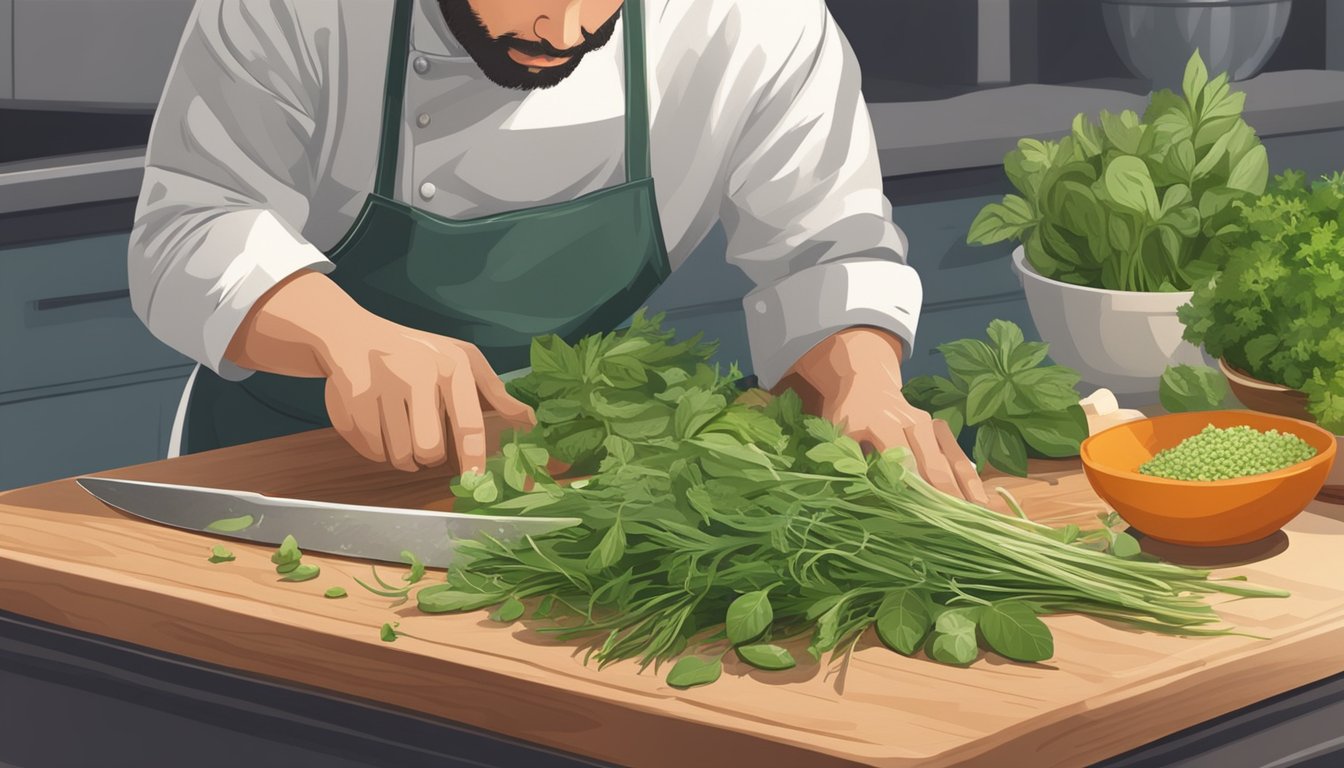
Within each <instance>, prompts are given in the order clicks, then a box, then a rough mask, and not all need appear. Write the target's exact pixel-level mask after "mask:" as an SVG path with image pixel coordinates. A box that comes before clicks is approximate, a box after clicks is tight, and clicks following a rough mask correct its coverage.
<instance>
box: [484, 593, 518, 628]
mask: <svg viewBox="0 0 1344 768" xmlns="http://www.w3.org/2000/svg"><path fill="white" fill-rule="evenodd" d="M524 610H525V609H524V607H523V603H522V601H520V600H519V599H518V598H516V597H510V598H509V599H508V600H505V601H504V602H503V603H502V604H501V605H500V606H499V609H498V610H496V611H495V612H494V613H492V614H490V619H491V620H492V621H498V622H502V623H505V624H508V623H509V622H512V621H517V620H518V619H520V618H522V616H523V611H524Z"/></svg>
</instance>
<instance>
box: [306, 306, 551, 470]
mask: <svg viewBox="0 0 1344 768" xmlns="http://www.w3.org/2000/svg"><path fill="white" fill-rule="evenodd" d="M323 362H324V367H326V368H327V370H328V375H327V413H328V414H329V415H330V416H331V423H332V426H333V427H335V428H336V431H337V432H339V433H340V435H341V436H342V437H344V438H345V439H346V441H347V442H349V443H350V445H351V446H353V447H354V449H355V450H356V451H358V452H359V453H360V454H361V455H363V456H364V457H365V458H368V459H371V460H373V461H387V462H390V463H391V464H392V465H393V466H394V467H396V468H397V469H402V470H406V471H408V472H413V471H415V470H417V469H419V468H420V467H421V466H426V467H428V466H436V465H438V464H442V463H444V462H445V461H447V459H448V456H449V454H448V443H449V440H451V442H452V444H453V447H454V449H455V450H456V455H457V458H458V469H459V471H462V472H466V471H468V470H470V471H477V472H479V471H480V469H481V468H482V467H484V466H485V454H486V434H485V419H484V416H483V414H482V410H483V409H482V405H486V406H489V407H490V408H493V409H494V410H495V411H498V412H499V414H500V415H501V416H503V417H504V420H505V421H507V422H508V423H509V424H510V425H511V426H513V427H514V428H516V429H530V428H531V427H534V426H536V423H537V422H536V416H535V415H534V414H533V412H532V409H531V408H529V407H528V406H527V405H525V404H523V403H521V402H519V401H518V400H516V399H514V397H513V396H512V395H510V394H509V393H508V392H507V391H506V390H505V388H504V382H502V381H500V379H499V376H498V375H496V374H495V371H494V370H493V369H492V368H491V367H490V363H489V362H487V361H486V359H485V355H484V354H482V353H481V351H480V350H479V349H477V348H476V347H475V346H474V345H472V344H468V343H467V342H465V341H459V340H457V339H452V338H448V337H446V336H438V335H435V334H431V333H424V332H422V331H417V330H414V329H411V328H406V327H404V326H400V325H396V324H395V323H391V322H387V321H384V320H381V319H376V320H372V321H371V322H370V323H369V325H368V326H367V327H366V329H364V330H363V331H362V332H361V333H359V334H355V335H352V337H351V338H348V339H346V340H344V341H342V342H339V343H336V344H334V345H333V346H332V347H331V348H330V349H328V350H326V352H325V354H324V355H323ZM445 415H446V416H447V423H446V424H445V423H444V416H445Z"/></svg>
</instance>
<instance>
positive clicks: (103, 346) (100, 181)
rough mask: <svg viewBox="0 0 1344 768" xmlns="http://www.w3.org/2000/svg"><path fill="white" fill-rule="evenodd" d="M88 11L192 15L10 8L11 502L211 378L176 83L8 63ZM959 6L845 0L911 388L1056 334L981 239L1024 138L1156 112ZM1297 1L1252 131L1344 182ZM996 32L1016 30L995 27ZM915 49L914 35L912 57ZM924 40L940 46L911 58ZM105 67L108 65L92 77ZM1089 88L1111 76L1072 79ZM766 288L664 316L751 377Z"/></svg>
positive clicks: (161, 432) (1334, 17) (1022, 9)
mask: <svg viewBox="0 0 1344 768" xmlns="http://www.w3.org/2000/svg"><path fill="white" fill-rule="evenodd" d="M80 2H83V3H92V4H93V5H96V6H98V8H100V9H103V10H105V9H107V8H113V7H115V8H116V9H117V10H118V11H119V12H121V14H122V16H123V18H122V19H121V21H122V22H124V21H125V18H126V17H129V16H132V15H134V12H136V11H138V12H140V13H141V14H149V15H153V14H154V13H158V14H159V15H160V17H161V19H168V22H169V23H170V24H178V25H180V23H181V18H183V17H182V15H181V14H182V11H183V8H184V7H186V6H184V5H183V2H184V0H134V2H131V0H96V1H95V0H73V1H72V0H67V1H66V2H63V3H59V4H49V5H46V6H45V10H44V7H43V4H42V2H41V0H0V488H7V487H14V486H18V485H24V484H29V483H35V482H40V481H43V480H47V479H52V478H56V477H62V476H68V475H72V474H78V473H83V472H89V471H96V470H99V469H104V468H108V467H113V466H121V465H126V464H134V463H139V462H144V461H151V460H154V459H156V458H159V457H162V456H163V455H164V452H165V450H166V444H167V437H168V429H169V427H170V425H171V422H172V417H173V413H174V410H175V407H176V405H177V399H178V394H179V393H180V391H181V388H182V385H183V383H184V381H185V377H186V375H187V374H188V372H189V371H190V363H189V361H187V360H185V359H183V358H182V357H181V356H179V355H177V354H176V353H175V352H172V351H171V350H169V349H167V348H166V347H164V346H163V345H161V344H160V343H159V342H157V341H156V340H154V339H153V338H152V337H150V336H149V334H148V333H147V332H146V331H145V330H144V328H143V326H141V325H140V323H139V321H138V320H137V319H136V318H135V316H134V314H133V313H132V312H131V309H130V305H129V300H128V299H127V296H126V275H125V255H126V245H127V239H128V234H127V233H128V232H129V228H130V219H131V215H132V212H133V209H134V199H133V198H134V195H135V194H136V192H137V191H138V168H139V166H140V165H142V164H143V160H142V158H141V157H140V155H139V151H140V150H139V145H142V144H143V141H144V137H145V136H146V135H147V131H148V121H149V118H150V112H149V111H148V110H149V107H146V106H145V105H143V104H141V105H140V106H137V100H141V101H143V100H144V99H145V98H146V97H145V96H144V93H146V92H151V93H152V92H153V91H154V89H153V88H149V89H148V91H147V90H146V86H145V83H144V82H135V83H132V84H129V85H127V84H126V83H122V84H120V85H118V84H115V83H104V88H105V90H100V91H97V92H96V93H94V96H98V95H99V94H112V93H122V94H123V96H124V99H125V100H124V101H123V103H121V104H119V105H118V104H109V103H105V102H95V101H83V102H81V99H85V100H87V99H90V98H93V97H92V96H90V94H89V93H88V92H84V91H80V90H79V84H78V83H74V82H71V80H70V78H69V77H68V76H65V75H62V76H60V77H58V76H57V75H60V73H62V72H67V70H65V69H58V70H54V71H53V73H52V74H51V76H50V78H51V82H50V83H48V86H49V87H46V86H43V85H42V83H43V80H42V77H43V75H42V74H41V72H40V68H38V69H34V68H33V65H32V62H33V61H40V60H41V59H40V57H39V58H38V59H34V58H33V57H32V55H29V54H31V52H32V51H34V50H37V49H40V48H42V45H38V44H37V43H38V42H40V41H38V40H32V39H30V40H25V41H23V43H22V45H23V49H22V50H23V51H25V52H28V53H25V57H24V58H22V59H21V60H20V59H17V58H14V57H13V56H12V55H9V56H7V55H5V53H6V50H7V47H12V46H13V45H14V42H15V39H16V36H15V35H14V34H6V32H7V31H9V32H10V33H12V32H13V28H12V27H11V28H10V29H9V30H6V27H5V25H4V20H5V19H10V20H11V24H12V23H13V22H14V21H16V20H20V19H21V18H24V19H38V20H39V21H42V20H43V19H46V18H47V17H44V16H43V15H42V14H43V13H46V11H48V10H50V8H54V7H57V6H61V7H66V8H67V9H69V8H73V7H75V5H78V3H80ZM958 2H959V3H960V4H958V3H957V2H954V3H947V2H946V0H939V1H938V2H933V1H932V0H903V2H902V4H901V5H899V6H898V5H894V4H890V3H889V2H885V1H884V0H830V5H831V7H832V10H833V12H834V13H835V15H836V18H837V19H838V20H839V22H840V24H841V26H842V28H843V29H844V30H845V31H846V33H848V34H849V35H850V36H851V38H852V39H853V41H854V44H855V45H854V47H855V49H856V51H857V52H858V54H859V56H860V60H861V63H862V64H863V66H864V71H865V95H866V96H867V97H868V99H869V101H870V105H871V107H872V113H873V120H874V127H875V131H876V134H877V141H878V148H879V154H880V155H881V157H882V164H883V173H884V176H885V177H886V181H885V191H886V193H887V196H888V198H889V199H890V200H891V201H892V204H893V218H894V220H895V222H896V224H898V225H899V226H900V227H901V228H902V229H903V230H904V232H905V234H906V236H907V238H908V240H909V243H910V255H909V259H910V263H911V264H912V265H913V266H914V267H915V268H916V270H918V272H919V273H920V275H921V278H922V280H923V284H924V291H925V304H924V308H923V312H922V317H921V320H920V324H919V333H918V339H917V342H916V347H915V350H914V357H913V359H912V360H910V361H909V362H908V363H907V364H906V366H905V373H906V375H907V376H915V375H920V374H924V373H931V372H935V371H938V370H940V361H939V359H938V357H937V354H936V351H935V348H936V346H937V345H938V344H940V343H942V342H944V341H948V340H951V339H954V338H960V337H962V336H967V335H978V334H981V333H983V331H984V328H985V326H986V325H987V324H988V322H989V321H990V320H991V319H994V318H1004V319H1009V320H1013V321H1014V322H1017V323H1018V324H1019V325H1021V326H1022V327H1023V328H1024V330H1025V331H1026V333H1027V334H1028V336H1032V337H1034V336H1035V331H1034V327H1033V325H1032V323H1031V319H1030V316H1029V313H1028V312H1027V309H1026V305H1025V302H1024V300H1023V297H1022V293H1021V289H1020V286H1019V285H1018V284H1017V281H1016V279H1015V278H1014V277H1013V275H1012V273H1011V270H1010V268H1009V261H1008V254H1009V252H1010V250H1011V248H1010V246H1006V245H1005V246H996V247H985V248H977V247H971V246H968V245H966V243H965V236H966V230H967V228H968V226H969V224H970V222H971V220H972V219H973V218H974V216H975V214H976V212H977V211H978V210H979V209H980V207H981V206H983V205H984V204H985V203H987V202H991V201H993V200H997V199H998V198H999V196H1001V195H1002V194H1004V193H1005V192H1007V191H1009V188H1008V186H1007V182H1006V179H1005V178H1004V176H1003V174H1002V171H1001V169H1000V168H999V167H998V163H999V161H1000V160H1001V159H1002V156H1003V153H1004V152H1006V151H1007V150H1008V149H1009V148H1011V147H1012V146H1013V144H1014V142H1015V141H1016V139H1017V137H1019V136H1024V135H1032V136H1043V137H1044V136H1051V135H1058V134H1059V133H1060V132H1061V130H1062V129H1064V128H1066V127H1067V117H1068V116H1071V115H1072V114H1073V113H1074V112H1075V111H1092V112H1095V110H1096V109H1097V108H1100V107H1106V108H1112V109H1121V108H1125V107H1127V106H1128V107H1135V106H1137V107H1139V108H1141V105H1142V103H1143V102H1144V101H1145V100H1146V97H1145V95H1144V94H1145V93H1146V92H1145V91H1144V90H1143V89H1142V88H1136V87H1135V86H1134V83H1133V82H1132V80H1125V78H1124V76H1123V73H1120V72H1119V71H1118V70H1116V69H1115V64H1116V61H1114V60H1111V59H1110V58H1108V57H1110V56H1112V53H1111V52H1110V51H1109V49H1108V48H1104V47H1098V46H1097V45H1092V46H1090V48H1088V49H1085V50H1084V49H1079V48H1077V46H1076V41H1077V40H1078V39H1086V38H1087V35H1089V34H1090V35H1093V36H1095V34H1096V29H1095V21H1096V19H1095V18H1092V17H1091V16H1088V15H1087V14H1086V13H1084V14H1083V15H1081V16H1079V15H1078V14H1079V13H1082V12H1080V11H1078V10H1077V9H1078V8H1079V7H1081V6H1083V5H1085V4H1083V3H1077V2H1074V0H1070V2H1073V3H1074V4H1073V6H1070V7H1065V6H1064V5H1061V4H1060V3H1056V2H1054V1H1053V0H1012V3H1011V5H1010V6H1009V5H1008V3H1009V0H970V1H969V2H963V1H962V0H958ZM1297 2H1298V3H1299V4H1301V6H1302V7H1304V8H1308V9H1309V11H1308V13H1306V14H1304V15H1302V16H1300V17H1298V18H1299V19H1305V21H1301V20H1298V21H1296V22H1295V24H1296V25H1297V26H1295V27H1290V34H1291V35H1295V36H1296V37H1294V38H1293V40H1294V41H1297V42H1294V44H1293V46H1291V47H1290V48H1288V49H1285V51H1286V52H1283V51H1281V52H1280V53H1278V54H1276V56H1275V60H1274V61H1273V62H1271V70H1274V71H1272V72H1271V73H1270V75H1269V76H1262V78H1259V80H1260V82H1259V83H1258V84H1257V83H1256V82H1251V83H1247V84H1245V85H1246V89H1247V91H1248V107H1247V109H1248V120H1250V121H1251V122H1252V125H1255V126H1256V127H1257V128H1258V129H1262V130H1261V132H1262V135H1263V136H1264V137H1265V143H1266V144H1267V145H1268V147H1269V153H1270V158H1271V161H1272V165H1273V166H1274V168H1275V170H1276V171H1277V170H1281V169H1283V168H1287V167H1294V168H1302V169H1305V170H1307V171H1308V172H1310V173H1312V174H1319V173H1324V172H1327V171H1331V170H1335V169H1344V79H1341V78H1344V73H1339V72H1326V71H1320V70H1321V68H1322V67H1324V66H1326V65H1329V66H1336V67H1338V66H1340V65H1341V62H1340V61H1339V57H1338V56H1337V55H1336V54H1335V53H1333V52H1334V51H1336V49H1337V48H1338V47H1339V46H1338V45H1336V46H1334V47H1333V48H1323V47H1322V45H1321V44H1320V40H1317V42H1316V43H1313V42H1312V40H1313V39H1315V38H1313V37H1312V35H1314V34H1317V31H1318V30H1319V29H1324V28H1326V26H1327V25H1328V24H1333V25H1336V26H1338V25H1340V24H1341V21H1340V19H1341V17H1344V14H1340V13H1336V12H1335V10H1336V9H1338V8H1339V6H1340V3H1339V2H1338V0H1330V2H1331V4H1330V6H1329V8H1330V9H1331V15H1329V16H1325V15H1324V14H1325V8H1326V5H1325V4H1324V0H1297ZM940 3H942V4H940ZM186 5H187V6H189V0H188V2H186ZM90 7H92V6H90ZM1005 8H1007V9H1008V10H1007V13H1006V14H1005ZM1070 8H1073V10H1072V11H1070ZM1312 8H1315V9H1317V10H1319V11H1320V14H1321V15H1320V16H1312V15H1311V14H1312V13H1315V12H1316V11H1311V10H1310V9H1312ZM949 9H953V10H957V11H958V12H957V13H951V12H950V11H949ZM897 10H899V11H901V12H903V13H906V14H907V15H906V16H904V17H901V18H902V19H904V23H905V26H902V25H900V24H897V23H895V21H894V19H895V18H896V16H894V15H893V14H895V13H896V11H897ZM1070 13H1072V14H1073V15H1070ZM22 14H26V15H22ZM172 14H177V16H173V15H172ZM88 18H91V19H94V20H95V21H96V19H97V18H98V16H97V14H96V13H95V14H94V15H93V16H91V17H88ZM146 18H148V16H146ZM981 18H985V19H997V20H999V21H1003V20H1004V19H1005V18H1006V19H1007V21H1008V24H1007V26H1006V27H998V26H994V27H988V26H987V27H985V28H981V27H979V26H977V25H976V24H975V20H976V19H981ZM1322 18H1324V20H1325V21H1326V22H1327V24H1322V23H1321V19H1322ZM174 19H176V21H174ZM87 20H88V19H85V21H87ZM883 20H885V22H886V23H877V22H881V21H883ZM1061 20H1063V21H1061ZM1064 22H1068V23H1069V24H1074V25H1075V26H1074V27H1073V29H1074V30H1075V33H1074V34H1073V35H1072V36H1070V35H1066V34H1061V30H1060V28H1059V27H1058V25H1059V24H1061V23H1064ZM958 24H960V25H962V26H960V27H959V26H957V25H958ZM967 24H970V25H971V26H970V27H969V28H968V27H966V26H965V25H967ZM939 25H942V26H939ZM1088 25H1092V26H1090V27H1089V26H1088ZM86 27H87V25H86ZM35 28H37V29H42V28H43V27H42V26H41V25H40V24H39V25H38V26H37V27H35ZM79 28H80V27H61V26H60V25H59V24H57V25H54V26H53V25H48V26H47V27H46V29H49V30H56V31H55V32H49V33H48V34H50V35H56V34H57V32H59V34H60V35H63V37H60V39H57V38H56V37H52V38H50V39H48V40H47V41H46V43H47V46H48V47H51V48H53V50H54V49H57V48H60V47H62V46H64V47H69V46H72V45H76V46H77V45H79V44H80V43H79V41H78V40H77V39H74V38H72V37H71V35H73V34H74V31H77V29H79ZM108 28H109V29H112V27H108ZM968 29H970V30H971V31H973V32H974V34H972V33H971V31H968ZM1087 29H1091V32H1086V31H1085V30H1087ZM912 30H919V31H920V33H921V34H915V33H914V32H913V31H912ZM149 31H153V30H152V29H150V30H149ZM888 31H889V32H890V35H887V32H888ZM1005 31H1006V37H1005V36H1004V35H1003V34H999V33H1003V32H1005ZM122 34H124V35H127V38H126V40H127V42H126V44H124V45H122V46H121V47H119V48H118V47H113V48H106V47H104V48H98V49H91V50H101V51H104V54H102V55H103V56H104V57H114V56H117V55H121V54H122V53H125V54H126V55H130V54H129V53H127V51H129V50H130V49H132V48H135V47H136V42H135V41H136V40H138V39H139V38H137V37H135V34H136V33H135V31H134V29H132V30H131V31H127V30H125V29H123V30H122ZM146 34H148V32H146ZM155 34H156V35H158V37H154V38H153V41H154V43H153V45H151V46H150V48H153V51H157V53H155V52H153V51H150V50H149V49H146V51H148V52H146V51H141V52H139V53H137V56H139V58H137V59H136V61H137V62H143V61H149V60H154V61H159V64H158V66H159V67H160V68H162V67H166V64H163V62H162V59H163V57H164V54H163V50H165V46H164V44H163V40H162V35H161V31H160V32H158V33H155ZM996 35H998V36H997V37H996ZM21 36H22V32H21V31H20V35H19V36H18V37H21ZM893 36H895V37H897V38H899V39H900V40H902V41H905V42H904V43H903V45H902V46H901V50H900V52H894V51H893V49H892V43H891V40H892V39H893ZM1320 37H1321V38H1322V39H1323V37H1324V36H1323V35H1320ZM920 39H924V40H925V44H924V46H923V48H920V49H918V50H907V48H909V47H911V46H914V45H915V43H913V42H911V41H918V40H920ZM155 46H157V47H155ZM168 48H171V46H168ZM884 51H885V53H884ZM10 52H11V54H12V51H10ZM146 57H148V58H146ZM1089 57H1090V58H1089ZM962 59H967V60H973V61H974V62H975V64H974V66H971V65H970V64H968V63H967V62H966V61H963V60H962ZM5 62H8V66H9V68H8V69H6V66H7V64H6V63H5ZM1089 62H1090V63H1089ZM15 65H17V67H18V68H17V69H15ZM99 65H105V62H99V61H92V60H90V61H86V62H85V64H84V66H86V67H97V66H99ZM137 66H141V64H137ZM1276 68H1277V69H1276ZM1299 68H1301V70H1300V71H1299ZM1069 72H1072V73H1074V75H1075V76H1076V77H1080V78H1081V77H1084V76H1085V77H1086V78H1089V80H1088V81H1087V82H1073V83H1065V84H1064V85H1057V83H1058V81H1060V80H1065V79H1066V77H1065V75H1067V74H1068V73H1069ZM35 73H36V74H35ZM77 74H78V70H77V71H76V75H77ZM1337 76H1338V77H1337ZM35 77H36V79H34V78H35ZM159 77H160V78H161V75H160V76H159ZM34 83H36V84H37V85H34ZM16 88H17V91H16ZM44 88H46V89H45V90H44ZM1041 88H1046V89H1053V90H1045V91H1042V90H1040V89H1041ZM16 92H17V94H18V95H19V96H21V97H22V98H20V99H15V98H13V96H14V95H15V93H16ZM48 97H49V98H48ZM1252 113H1253V114H1252ZM750 287H751V286H750V283H749V282H748V281H747V279H746V278H745V276H743V275H742V274H741V273H740V272H738V271H737V270H736V269H735V268H732V267H729V266H728V265H726V264H725V263H724V261H723V238H722V233H721V232H718V231H716V232H714V233H713V234H712V235H711V236H710V238H709V239H708V240H707V241H706V242H705V243H704V244H703V246H702V247H701V248H700V249H699V250H698V251H697V252H696V254H695V255H694V256H692V257H691V259H690V261H689V262H688V263H687V265H686V266H685V267H684V268H683V269H682V270H679V271H678V272H677V273H676V274H674V275H673V276H672V278H671V279H670V280H669V281H668V283H667V284H666V285H665V286H664V287H663V288H662V289H660V290H659V291H658V293H657V294H656V295H655V296H654V298H653V299H652V300H651V301H650V306H651V307H652V308H653V309H655V310H665V311H667V313H668V322H669V324H671V325H672V326H674V327H675V328H677V329H678V330H679V331H680V332H682V333H683V334H686V333H693V332H704V333H705V334H706V336H707V337H710V338H717V339H719V340H720V341H721V349H720V353H719V358H720V359H721V360H723V361H725V362H727V361H732V360H738V361H741V362H742V363H743V366H744V368H746V369H747V370H748V372H749V369H750V361H749V355H748V350H747V343H746V331H745V326H744V323H743V317H742V311H741V297H742V295H743V294H744V293H745V292H746V291H747V290H749V289H750Z"/></svg>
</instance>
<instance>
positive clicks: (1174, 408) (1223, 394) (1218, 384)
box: [1157, 365, 1229, 413]
mask: <svg viewBox="0 0 1344 768" xmlns="http://www.w3.org/2000/svg"><path fill="white" fill-rule="evenodd" d="M1157 394H1158V399H1159V400H1160V401H1161V402H1162V407H1163V408H1165V409H1167V411H1168V412H1170V413H1184V412H1187V411H1213V410H1217V409H1218V408H1221V407H1222V404H1223V401H1225V400H1226V399H1227V396H1228V394H1229V393H1228V387H1227V379H1226V378H1224V376H1223V374H1222V373H1221V372H1219V371H1216V370H1214V369H1212V368H1210V367H1208V366H1206V365H1199V366H1194V365H1173V366H1167V369H1166V370H1165V371H1163V372H1162V380H1161V381H1160V382H1159V384H1158V390H1157Z"/></svg>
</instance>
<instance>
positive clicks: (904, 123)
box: [0, 70, 1344, 214]
mask: <svg viewBox="0 0 1344 768" xmlns="http://www.w3.org/2000/svg"><path fill="white" fill-rule="evenodd" d="M1233 88H1234V89H1235V90H1242V91H1245V92H1246V112H1245V117H1246V120H1247V122H1248V123H1250V124H1251V126H1252V127H1253V128H1255V129H1256V131H1257V132H1258V133H1259V134H1260V136H1261V137H1273V136H1287V135H1292V134H1298V133H1309V132H1316V131H1325V130H1336V129H1341V128H1344V72H1340V71H1334V70H1293V71H1286V72H1266V73H1264V74H1262V75H1259V76H1258V77H1255V78H1253V79H1251V80H1247V81H1243V82H1238V83H1234V84H1233ZM1147 101H1148V95H1147V92H1146V91H1144V90H1143V89H1142V88H1141V86H1139V85H1138V84H1136V82H1134V81H1128V80H1119V81H1106V82H1096V83H1080V84H1074V85H1052V84H1021V85H1009V86H1004V87H1001V88H989V89H985V90H979V91H974V92H971V93H966V94H962V95H960V96H953V97H950V98H945V99H937V100H931V101H904V102H870V103H869V105H868V109H869V114H870V115H871V116H872V120H873V129H874V133H875V135H876V139H877V150H878V159H879V161H880V163H881V165H882V175H883V176H884V177H886V178H893V177H899V176H909V175H915V174H922V173H931V172H944V171H954V170H961V169H967V168H984V167H990V166H995V165H999V164H1000V163H1002V162H1003V156H1004V154H1006V153H1007V152H1008V151H1009V150H1011V149H1012V148H1013V147H1015V146H1016V145H1017V140H1018V139H1019V138H1021V137H1024V136H1034V137H1037V138H1042V139H1051V138H1058V137H1060V136H1063V135H1065V133H1067V131H1068V128H1069V125H1070V124H1071V122H1072V120H1073V116H1074V115H1075V114H1077V113H1079V112H1086V113H1089V114H1092V115H1096V114H1097V113H1098V112H1099V111H1101V110H1103V109H1106V110H1110V111H1112V112H1119V111H1121V110H1124V109H1132V110H1135V111H1137V112H1139V113H1142V111H1143V109H1144V106H1145V105H1146V104H1147ZM143 167H144V148H143V147H129V148H125V149H118V150H109V151H104V152H93V153H88V154H84V155H66V156H62V157H51V158H45V159H40V160H30V161H24V162H22V163H10V164H7V165H4V164H0V214H4V213H12V212H16V211H24V210H35V209H39V208H44V207H50V206H54V205H71V204H76V203H87V202H95V201H102V200H114V199H121V198H133V197H137V196H138V195H139V192H140V181H141V178H142V177H143Z"/></svg>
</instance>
